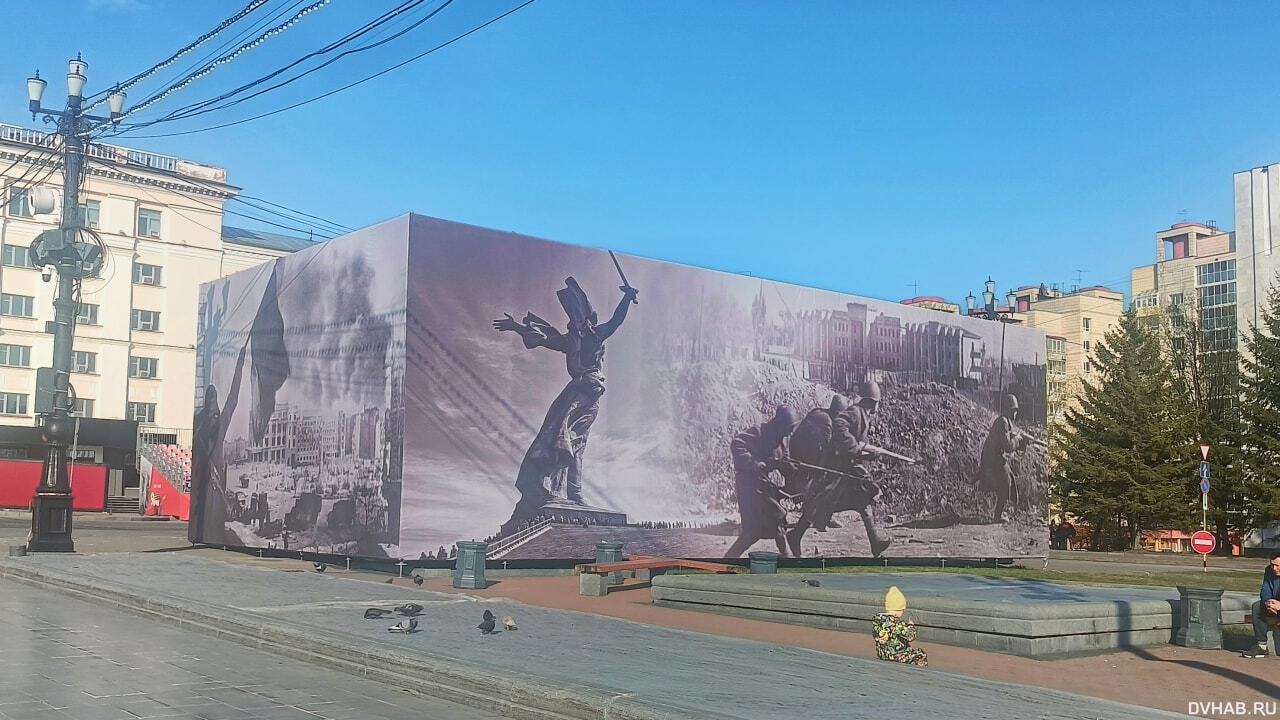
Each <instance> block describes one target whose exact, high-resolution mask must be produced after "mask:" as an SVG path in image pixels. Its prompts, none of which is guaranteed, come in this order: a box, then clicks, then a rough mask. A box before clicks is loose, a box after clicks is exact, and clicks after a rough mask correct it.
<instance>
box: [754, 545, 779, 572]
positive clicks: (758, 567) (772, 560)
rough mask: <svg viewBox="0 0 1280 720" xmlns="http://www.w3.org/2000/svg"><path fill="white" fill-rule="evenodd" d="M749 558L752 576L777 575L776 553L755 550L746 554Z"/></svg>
mask: <svg viewBox="0 0 1280 720" xmlns="http://www.w3.org/2000/svg"><path fill="white" fill-rule="evenodd" d="M747 557H749V558H751V574H752V575H776V574H777V573H778V553H776V552H768V551H766V550H756V551H754V552H749V553H747Z"/></svg>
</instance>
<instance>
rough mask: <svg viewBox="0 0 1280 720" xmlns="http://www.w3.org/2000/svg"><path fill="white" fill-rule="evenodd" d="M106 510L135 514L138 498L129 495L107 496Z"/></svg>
mask: <svg viewBox="0 0 1280 720" xmlns="http://www.w3.org/2000/svg"><path fill="white" fill-rule="evenodd" d="M107 512H109V513H121V514H128V513H132V514H135V515H136V514H137V513H138V498H131V497H109V498H107Z"/></svg>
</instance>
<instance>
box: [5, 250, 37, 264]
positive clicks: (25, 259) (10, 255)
mask: <svg viewBox="0 0 1280 720" xmlns="http://www.w3.org/2000/svg"><path fill="white" fill-rule="evenodd" d="M4 264H5V265H7V266H9V267H21V268H33V267H35V266H36V264H35V263H34V262H32V260H31V248H28V247H23V246H22V245H5V246H4Z"/></svg>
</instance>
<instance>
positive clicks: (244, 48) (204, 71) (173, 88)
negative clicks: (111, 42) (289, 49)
mask: <svg viewBox="0 0 1280 720" xmlns="http://www.w3.org/2000/svg"><path fill="white" fill-rule="evenodd" d="M329 1H330V0H316V1H315V2H313V3H311V4H310V5H308V6H306V7H304V8H303V9H302V10H299V11H298V12H297V13H295V14H294V16H293V17H291V18H289V19H288V20H287V21H285V22H283V23H281V24H279V25H277V26H275V27H273V28H271V29H270V30H268V31H266V32H264V33H262V34H261V35H259V36H258V37H257V38H254V39H253V40H252V41H250V42H247V43H245V44H243V45H241V46H240V47H238V48H236V49H235V50H233V51H231V52H230V53H227V54H225V55H223V56H222V57H219V58H218V59H217V60H214V61H213V62H211V63H209V64H208V65H206V66H205V67H204V68H201V69H200V70H199V71H197V72H195V73H192V74H190V75H188V76H187V77H185V78H183V79H182V80H181V81H180V82H178V83H176V84H174V85H170V86H169V87H167V88H165V89H164V90H161V91H160V92H158V93H156V94H155V95H152V96H151V97H149V98H147V99H146V100H143V101H142V102H141V103H139V104H138V105H135V106H133V107H132V108H130V109H129V110H127V111H125V112H124V113H122V114H121V115H120V117H119V118H116V120H117V121H119V120H124V119H125V118H127V117H129V116H131V115H134V114H136V113H138V112H141V111H142V110H145V109H147V108H148V107H151V106H152V105H154V104H155V103H158V102H160V101H161V100H164V99H165V98H167V97H169V96H170V95H172V94H174V93H176V92H179V91H180V90H183V89H184V88H186V87H187V86H189V85H190V84H191V83H193V82H195V81H197V80H199V79H200V78H203V77H205V76H206V75H208V74H209V73H211V72H213V71H214V70H216V69H217V68H219V67H221V66H222V65H225V64H227V63H229V62H231V61H233V60H235V59H236V58H238V57H240V56H241V55H243V54H244V53H246V52H249V51H250V50H253V49H254V48H257V47H258V46H260V45H262V43H264V42H266V41H267V39H269V38H271V37H273V36H275V35H278V34H280V33H282V32H284V31H286V30H288V29H289V28H291V27H293V26H294V25H296V24H297V23H298V22H299V21H300V20H301V19H302V18H303V17H305V16H307V15H309V14H311V13H312V12H314V11H316V10H319V9H320V8H323V7H324V6H325V5H328V4H329Z"/></svg>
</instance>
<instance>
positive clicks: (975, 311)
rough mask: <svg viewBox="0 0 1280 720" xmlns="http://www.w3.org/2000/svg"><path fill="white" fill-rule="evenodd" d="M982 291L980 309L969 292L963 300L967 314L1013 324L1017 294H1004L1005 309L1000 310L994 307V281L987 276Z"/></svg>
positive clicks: (1013, 292) (975, 299) (1016, 306)
mask: <svg viewBox="0 0 1280 720" xmlns="http://www.w3.org/2000/svg"><path fill="white" fill-rule="evenodd" d="M982 285H983V288H984V289H983V291H982V308H981V310H979V308H978V298H976V297H974V295H973V293H972V292H970V293H969V294H968V295H967V296H966V297H965V299H964V301H965V305H966V306H967V307H968V308H969V314H970V315H972V316H981V317H985V318H986V319H988V320H1001V321H1003V322H1015V321H1014V319H1013V315H1014V313H1016V312H1017V311H1018V294H1017V292H1015V291H1013V290H1010V291H1009V292H1007V293H1005V297H1004V299H1005V302H1006V303H1007V305H1006V308H1005V309H1004V310H1001V309H1000V308H999V307H997V306H996V281H995V280H992V279H991V276H987V281H986V282H984V283H983V284H982Z"/></svg>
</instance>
